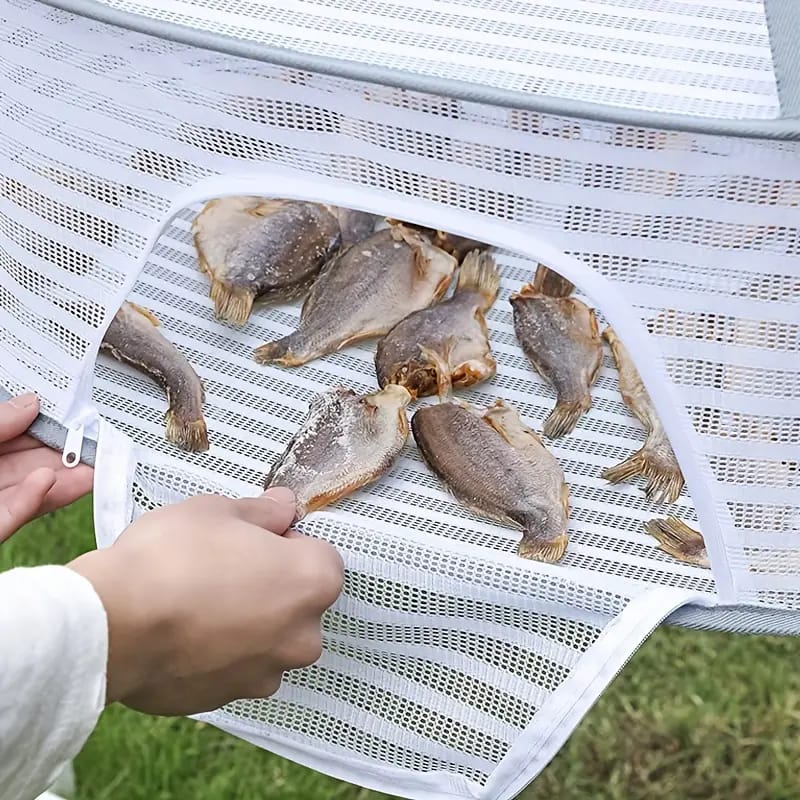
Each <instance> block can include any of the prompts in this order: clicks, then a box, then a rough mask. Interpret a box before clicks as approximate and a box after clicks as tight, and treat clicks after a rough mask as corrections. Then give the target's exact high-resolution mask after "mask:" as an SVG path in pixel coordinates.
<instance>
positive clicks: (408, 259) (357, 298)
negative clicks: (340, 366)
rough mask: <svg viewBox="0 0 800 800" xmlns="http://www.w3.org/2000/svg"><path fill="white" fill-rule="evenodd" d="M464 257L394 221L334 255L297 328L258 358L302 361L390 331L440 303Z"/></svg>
mask: <svg viewBox="0 0 800 800" xmlns="http://www.w3.org/2000/svg"><path fill="white" fill-rule="evenodd" d="M456 267H457V263H456V260H455V258H453V256H451V255H448V254H447V253H445V252H444V251H443V250H440V249H439V248H438V247H434V246H433V245H432V244H431V243H430V241H428V239H427V238H426V237H425V236H424V235H423V234H421V233H419V232H418V231H414V230H410V229H409V228H406V227H405V226H404V225H390V226H389V227H388V228H384V229H382V230H379V231H376V232H375V233H373V234H372V236H369V237H367V238H366V239H363V240H362V241H361V242H359V243H358V244H357V245H354V246H352V247H350V248H348V249H347V250H345V251H343V252H342V253H340V254H339V255H337V256H336V257H334V258H333V259H332V260H331V261H330V262H329V263H328V264H327V265H326V266H325V268H324V269H323V271H322V273H321V274H320V276H319V278H318V279H317V281H316V283H315V284H314V286H313V288H312V289H311V292H310V293H309V295H308V297H307V298H306V300H305V303H304V304H303V309H302V312H301V314H300V324H299V326H298V328H297V330H296V331H295V332H294V333H290V334H289V335H288V336H285V337H284V338H282V339H278V340H277V341H274V342H269V343H267V344H264V345H262V346H261V347H259V348H257V349H256V351H255V354H254V357H255V360H256V361H257V362H258V363H259V364H282V365H283V366H290V367H296V366H299V365H301V364H306V363H308V362H309V361H313V360H314V359H315V358H320V357H321V356H324V355H327V354H328V353H333V352H335V351H337V350H341V349H342V348H343V347H347V346H348V345H350V344H353V343H354V342H359V341H362V340H364V339H369V338H373V337H378V336H383V335H384V334H386V333H388V332H389V331H390V330H391V329H392V328H393V327H394V326H395V325H396V324H397V323H398V322H400V320H401V319H403V318H404V317H407V316H408V315H409V314H411V313H412V312H413V311H417V310H419V309H421V308H427V307H428V306H430V305H433V304H434V303H436V302H438V301H439V300H440V299H441V298H442V296H443V295H444V293H445V292H446V291H447V287H448V286H449V285H450V281H451V280H452V277H453V273H454V272H455V270H456Z"/></svg>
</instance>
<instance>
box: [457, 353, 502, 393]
mask: <svg viewBox="0 0 800 800" xmlns="http://www.w3.org/2000/svg"><path fill="white" fill-rule="evenodd" d="M496 373H497V362H496V361H495V360H494V358H492V356H491V355H489V354H488V353H487V354H486V355H485V356H484V357H483V358H472V359H470V360H469V361H464V362H463V363H461V364H459V365H458V366H457V367H456V368H455V369H454V370H453V374H452V375H451V380H452V382H453V386H458V387H461V388H464V389H465V388H467V387H469V386H474V385H475V384H476V383H481V382H482V381H488V380H489V379H490V378H493V377H494V375H495V374H496Z"/></svg>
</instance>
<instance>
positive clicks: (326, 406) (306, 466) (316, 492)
mask: <svg viewBox="0 0 800 800" xmlns="http://www.w3.org/2000/svg"><path fill="white" fill-rule="evenodd" d="M410 401H411V395H410V394H409V393H408V392H407V391H406V390H405V389H404V388H403V387H402V386H387V387H386V388H385V389H383V390H381V391H379V392H373V393H371V394H366V395H358V394H356V393H355V392H354V391H352V390H351V389H347V388H344V387H336V388H333V389H329V390H328V391H325V392H322V393H321V394H319V395H317V396H316V397H315V398H314V400H312V401H311V403H310V405H309V409H308V415H307V416H306V419H305V421H304V422H303V424H302V425H301V426H300V429H299V430H298V431H297V433H296V434H295V435H294V436H293V437H292V439H291V441H290V442H289V444H288V445H287V447H286V449H285V450H284V452H283V454H282V455H281V456H280V458H278V460H277V461H276V462H275V463H274V464H273V466H272V468H271V469H270V471H269V473H268V475H267V477H266V479H265V481H264V488H265V489H268V488H270V487H272V486H286V487H288V488H289V489H291V490H292V491H293V492H294V494H295V497H296V502H297V519H298V520H300V519H302V518H303V517H304V516H306V515H307V514H309V513H311V512H312V511H316V510H318V509H320V508H323V507H324V506H327V505H330V504H331V503H334V502H336V501H337V500H339V499H341V498H342V497H345V496H347V495H349V494H352V493H353V492H355V491H356V490H358V489H360V488H362V487H363V486H366V485H367V484H369V483H372V482H373V481H375V480H377V479H378V478H379V477H381V475H383V474H384V473H385V472H387V471H388V470H389V468H390V467H391V466H392V464H393V463H394V460H395V458H397V456H398V454H399V453H400V451H401V450H402V448H403V446H404V445H405V443H406V440H407V439H408V430H409V427H408V418H407V416H406V407H407V406H408V404H409V402H410Z"/></svg>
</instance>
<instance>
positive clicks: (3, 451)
mask: <svg viewBox="0 0 800 800" xmlns="http://www.w3.org/2000/svg"><path fill="white" fill-rule="evenodd" d="M38 414H39V400H38V399H37V398H36V396H35V395H32V394H26V395H22V396H20V397H15V398H13V399H12V400H9V401H8V402H6V403H0V542H2V541H5V540H6V539H8V538H9V536H11V535H12V534H13V533H15V532H16V531H17V530H19V528H21V527H22V526H23V525H25V524H26V523H28V522H30V521H31V520H32V519H34V518H36V517H38V516H40V515H41V514H46V513H48V512H49V511H55V510H56V509H59V508H63V507H64V506H67V505H69V504H70V503H72V502H74V501H75V500H77V499H78V498H79V497H83V495H85V494H88V493H89V492H90V491H91V490H92V480H93V475H94V472H93V470H92V469H91V467H88V466H86V465H85V464H79V465H78V466H76V467H72V468H68V467H65V466H64V465H63V464H62V463H61V453H59V452H56V451H55V450H51V449H50V448H49V447H47V446H46V445H43V444H42V443H41V442H38V441H37V440H36V439H34V438H33V437H32V436H28V435H26V434H25V431H27V430H28V428H30V426H31V424H32V423H33V421H34V420H35V419H36V417H37V416H38Z"/></svg>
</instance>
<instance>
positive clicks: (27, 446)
mask: <svg viewBox="0 0 800 800" xmlns="http://www.w3.org/2000/svg"><path fill="white" fill-rule="evenodd" d="M45 448H47V445H45V444H42V443H41V442H40V441H39V440H38V439H34V438H33V436H28V435H27V434H25V433H23V434H22V436H16V437H14V438H13V439H9V440H8V441H7V442H0V456H4V455H7V454H9V453H21V452H22V451H23V450H43V449H45Z"/></svg>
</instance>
